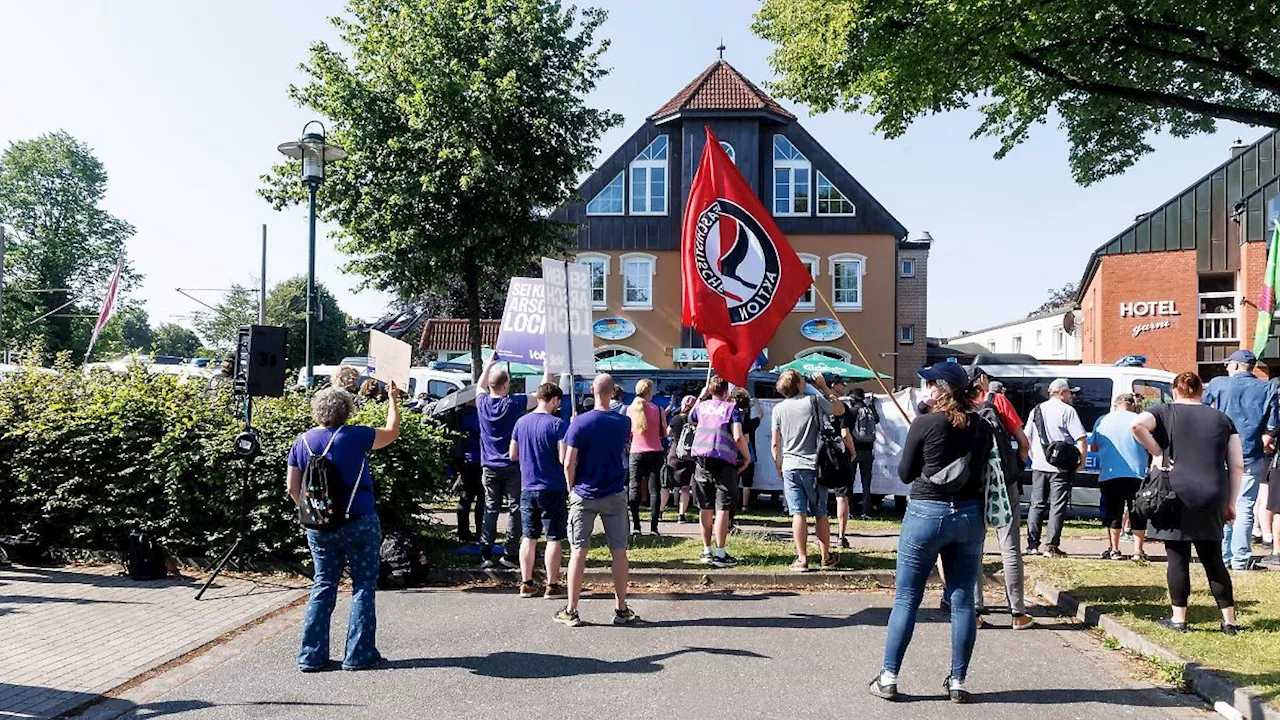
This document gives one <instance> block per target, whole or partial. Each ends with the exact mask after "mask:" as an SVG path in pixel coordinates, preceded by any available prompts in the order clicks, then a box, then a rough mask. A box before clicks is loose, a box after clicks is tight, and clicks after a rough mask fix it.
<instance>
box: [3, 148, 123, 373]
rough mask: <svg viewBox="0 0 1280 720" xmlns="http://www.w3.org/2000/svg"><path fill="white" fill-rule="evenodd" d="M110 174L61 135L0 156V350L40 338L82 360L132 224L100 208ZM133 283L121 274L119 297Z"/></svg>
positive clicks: (51, 350)
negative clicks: (0, 290)
mask: <svg viewBox="0 0 1280 720" xmlns="http://www.w3.org/2000/svg"><path fill="white" fill-rule="evenodd" d="M106 189H107V172H106V169H105V168H104V167H103V165H102V163H101V162H100V161H99V160H98V159H97V158H96V157H94V155H93V152H92V151H91V150H90V149H89V147H88V146H87V145H85V144H83V143H81V142H79V141H78V140H76V139H75V138H74V137H72V136H71V135H69V134H67V133H65V132H56V133H50V134H46V135H41V136H40V137H38V138H36V139H34V140H22V141H19V142H14V143H10V145H9V147H8V149H6V150H5V151H4V154H3V155H0V224H3V225H5V226H6V229H7V231H8V232H7V236H6V247H5V277H4V283H5V293H4V297H5V302H4V314H5V317H4V318H3V319H0V332H3V336H0V344H4V345H9V346H22V345H28V344H31V343H33V342H36V341H37V340H38V341H39V342H40V343H41V344H42V346H43V347H44V349H45V352H47V353H49V354H50V355H52V354H54V353H57V352H60V351H63V350H70V351H73V353H75V354H83V352H84V349H85V347H86V345H87V344H88V338H89V334H90V330H91V329H92V327H93V322H94V317H93V316H96V313H97V311H98V309H99V307H100V304H101V302H102V297H103V293H104V292H105V290H106V286H107V283H108V281H109V279H110V277H111V273H112V271H113V270H114V269H115V265H116V259H117V257H118V256H119V255H120V252H121V248H122V247H123V245H124V241H125V240H126V239H127V238H128V237H129V236H131V235H133V226H132V225H130V224H129V223H127V222H125V221H123V220H121V219H119V218H117V217H115V216H113V215H111V214H110V213H108V212H107V211H106V210H104V209H102V208H101V207H99V203H100V202H101V201H102V198H103V196H104V195H105V194H106ZM136 281H137V276H136V275H134V274H133V273H132V272H126V273H125V274H124V277H123V279H122V286H123V287H122V288H121V292H122V293H123V292H124V291H127V289H128V288H129V287H130V286H131V285H133V284H134V283H135V282H136Z"/></svg>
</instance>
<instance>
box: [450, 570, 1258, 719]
mask: <svg viewBox="0 0 1280 720" xmlns="http://www.w3.org/2000/svg"><path fill="white" fill-rule="evenodd" d="M583 579H584V581H585V582H586V583H589V584H600V583H612V582H613V576H612V575H611V574H610V571H609V569H608V568H588V569H587V571H586V574H585V576H584V578H583ZM519 580H520V577H519V573H518V571H516V570H480V569H467V568H440V569H436V570H433V571H432V572H431V577H430V579H429V582H430V583H432V584H443V585H466V584H473V583H500V584H511V585H514V584H515V583H517V582H519ZM930 581H931V582H935V583H936V582H938V577H937V574H936V573H934V574H931V575H930ZM628 585H629V586H631V587H636V586H642V585H674V586H677V587H698V588H709V587H781V588H787V587H793V588H817V587H823V588H854V589H871V588H877V587H879V588H892V587H893V585H894V573H893V571H892V570H846V571H837V572H830V571H814V572H807V573H793V572H781V573H779V572H749V571H744V570H736V571H735V570H730V571H723V570H711V571H704V570H632V571H631V574H630V582H629V583H628ZM1276 720H1280V718H1277V719H1276Z"/></svg>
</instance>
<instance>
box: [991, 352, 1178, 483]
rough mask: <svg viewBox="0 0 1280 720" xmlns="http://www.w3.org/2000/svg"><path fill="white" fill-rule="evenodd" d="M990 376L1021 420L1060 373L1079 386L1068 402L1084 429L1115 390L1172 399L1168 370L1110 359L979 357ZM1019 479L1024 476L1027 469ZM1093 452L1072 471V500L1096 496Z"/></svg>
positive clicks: (1150, 401)
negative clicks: (1024, 361) (1001, 361)
mask: <svg viewBox="0 0 1280 720" xmlns="http://www.w3.org/2000/svg"><path fill="white" fill-rule="evenodd" d="M979 366H980V367H981V368H982V369H983V370H985V371H987V373H988V374H989V375H991V377H992V378H993V379H995V380H999V381H1000V382H1002V383H1004V387H1005V396H1006V397H1008V398H1009V400H1010V401H1011V402H1012V403H1013V407H1014V408H1016V409H1017V411H1018V415H1019V416H1021V418H1022V421H1023V422H1024V423H1026V422H1028V419H1029V418H1030V417H1031V411H1032V410H1033V409H1034V408H1035V406H1036V405H1038V404H1040V403H1042V402H1044V401H1045V400H1047V399H1048V397H1049V393H1048V389H1049V383H1051V382H1053V380H1054V378H1066V379H1067V382H1069V383H1071V387H1078V388H1080V392H1078V393H1076V394H1075V400H1074V403H1073V405H1074V406H1075V409H1076V412H1077V413H1078V414H1079V415H1080V422H1081V424H1083V425H1084V429H1085V431H1086V432H1090V431H1092V430H1093V424H1094V423H1095V422H1096V421H1097V420H1098V418H1100V417H1102V416H1103V415H1105V414H1107V413H1109V412H1111V403H1112V402H1113V401H1114V400H1115V398H1117V397H1119V396H1120V395H1125V394H1129V393H1136V394H1138V395H1140V396H1142V397H1143V398H1144V403H1145V404H1146V405H1148V406H1150V405H1157V404H1160V403H1168V402H1173V391H1172V389H1171V388H1172V386H1173V378H1174V374H1173V373H1171V372H1166V371H1164V370H1153V369H1151V368H1146V367H1119V366H1115V365H998V364H987V363H980V364H979ZM1023 482H1024V483H1026V482H1030V475H1029V474H1028V475H1027V476H1026V477H1025V478H1024V479H1023ZM1097 487H1098V458H1097V456H1096V455H1095V454H1094V453H1089V456H1088V457H1087V458H1086V459H1085V469H1084V471H1083V472H1081V473H1080V474H1079V475H1078V476H1077V477H1076V482H1075V490H1074V491H1073V493H1072V504H1073V505H1093V506H1095V507H1096V506H1097V502H1098V490H1097Z"/></svg>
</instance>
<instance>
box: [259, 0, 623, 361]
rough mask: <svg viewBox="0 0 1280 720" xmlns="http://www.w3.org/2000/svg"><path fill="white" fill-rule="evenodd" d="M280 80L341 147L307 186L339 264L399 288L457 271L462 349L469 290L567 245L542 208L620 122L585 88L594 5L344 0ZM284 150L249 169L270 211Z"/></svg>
mask: <svg viewBox="0 0 1280 720" xmlns="http://www.w3.org/2000/svg"><path fill="white" fill-rule="evenodd" d="M347 9H348V13H347V14H346V15H345V16H344V17H339V18H334V19H333V23H334V25H335V26H336V27H337V28H338V32H339V35H340V36H341V38H342V41H343V43H344V44H345V45H346V46H347V50H348V54H347V55H345V56H344V55H343V54H341V53H340V52H339V51H338V50H336V49H334V48H332V47H330V46H329V45H328V44H326V43H323V42H318V43H315V44H313V45H312V46H311V53H310V58H309V60H308V61H307V62H306V63H305V64H304V65H303V66H302V69H303V72H304V73H305V74H306V75H307V77H308V82H307V83H306V84H304V85H302V86H301V87H291V88H290V89H289V95H290V97H292V98H293V100H294V101H295V102H296V103H298V105H300V106H302V107H304V108H307V109H309V110H312V111H314V112H317V113H319V114H320V115H322V116H324V117H325V118H327V120H328V123H329V128H328V131H329V139H330V141H331V142H334V143H336V144H338V145H341V146H342V147H343V148H345V149H346V150H347V152H348V153H349V156H348V157H347V159H346V160H343V161H341V162H338V163H334V164H333V165H331V166H328V167H327V168H326V171H325V182H324V185H323V186H321V188H320V201H319V208H320V213H321V215H322V217H323V218H324V219H325V220H328V221H331V222H334V223H336V224H337V225H338V227H339V228H340V230H339V233H338V234H339V235H340V238H341V242H340V243H339V247H340V248H341V249H342V250H343V251H344V252H346V253H348V254H349V255H350V256H351V260H350V262H349V263H348V264H347V266H346V269H347V270H348V271H351V272H355V273H357V274H360V275H362V276H363V277H364V278H365V281H366V282H367V283H368V284H370V285H373V286H374V287H377V288H379V289H381V290H387V291H391V292H394V293H395V294H396V295H398V296H399V297H400V298H401V299H402V300H405V301H414V300H416V299H419V298H422V297H424V296H426V295H428V294H429V293H432V292H436V293H440V292H448V291H449V290H450V289H451V287H450V283H451V282H452V281H453V279H456V278H459V277H460V278H461V280H462V286H463V287H462V296H463V297H464V298H465V309H466V316H467V317H468V318H470V320H471V328H470V340H471V346H472V351H473V353H475V354H477V355H478V354H479V351H480V323H479V321H480V319H481V318H480V316H481V297H482V294H483V290H482V288H483V287H484V283H485V282H486V280H487V279H489V278H493V277H502V276H507V277H509V276H510V275H511V274H512V271H514V270H515V269H517V268H522V267H524V266H526V265H527V264H528V263H529V262H530V261H531V260H536V259H537V258H538V257H539V256H540V255H545V254H557V253H560V252H563V251H564V250H566V249H567V245H568V237H567V233H566V232H565V229H564V228H563V227H561V226H559V225H557V224H556V223H553V222H552V221H551V220H550V219H549V218H548V209H550V208H554V207H556V206H558V205H560V204H561V203H562V202H564V201H565V200H566V199H568V198H569V197H571V195H572V194H573V192H574V191H575V189H576V186H577V180H578V177H579V176H580V175H581V174H582V173H583V172H585V171H587V170H589V169H590V168H591V161H592V158H593V157H594V155H595V151H596V143H597V141H598V140H599V139H600V136H601V134H602V133H604V131H605V130H607V129H609V128H610V127H613V126H614V125H616V124H618V123H619V122H620V121H621V118H620V117H619V116H617V115H615V114H613V113H609V112H607V111H604V110H599V109H596V108H593V107H590V106H588V105H587V104H586V103H585V101H584V98H585V97H586V96H587V95H588V94H590V93H591V91H592V90H593V89H594V88H595V87H596V84H597V82H598V81H599V80H600V78H601V77H603V76H604V75H605V74H606V72H607V70H606V69H605V68H603V67H601V64H600V58H601V55H602V53H603V52H604V51H605V50H606V48H607V47H608V42H607V41H600V42H597V41H596V39H595V35H596V31H597V30H598V29H599V27H600V24H601V23H602V22H603V21H604V18H605V13H604V12H603V11H602V10H598V9H586V10H582V11H579V10H578V9H577V8H574V7H567V8H566V7H564V6H563V5H562V4H561V3H560V2H559V1H558V0H349V2H348V4H347ZM298 174H299V173H298V165H297V163H296V162H290V163H284V164H281V165H278V166H276V167H275V168H273V171H272V172H271V174H269V175H266V176H264V177H263V180H264V182H265V183H266V187H265V188H264V189H263V190H262V191H261V193H262V195H263V196H264V197H265V198H266V199H267V200H268V201H270V202H271V203H272V205H274V206H275V207H276V208H282V207H284V206H287V205H291V204H295V203H298V202H301V201H302V200H303V199H304V197H305V189H304V188H302V187H301V185H300V183H299V182H298Z"/></svg>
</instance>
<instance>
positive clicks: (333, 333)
mask: <svg viewBox="0 0 1280 720" xmlns="http://www.w3.org/2000/svg"><path fill="white" fill-rule="evenodd" d="M316 304H317V306H318V307H319V310H320V311H319V312H318V313H317V318H316V322H314V323H313V324H312V332H313V334H314V341H313V344H312V348H313V350H314V353H315V355H314V358H313V362H314V363H315V364H317V365H323V364H329V363H335V362H338V361H339V360H341V359H342V358H343V357H345V356H347V355H348V354H349V352H348V351H349V350H351V349H352V344H353V343H352V338H351V334H350V333H348V332H347V330H346V328H347V322H348V318H347V315H346V313H344V312H343V311H342V308H340V307H338V301H337V300H336V299H335V298H334V297H333V295H332V294H330V292H329V291H328V290H327V289H326V288H325V286H324V285H323V284H321V283H316ZM215 308H217V309H216V310H213V311H209V312H203V313H198V314H197V315H196V317H195V319H194V322H195V326H196V331H197V332H198V333H199V335H200V338H201V339H202V340H203V341H204V342H205V343H206V344H207V345H208V346H209V347H210V348H212V349H214V350H216V351H217V352H218V354H219V355H221V354H223V353H229V352H231V351H232V350H234V349H235V343H236V331H237V330H238V329H239V328H240V326H241V325H252V324H254V323H256V322H258V299H257V297H256V296H255V295H254V292H253V290H251V289H249V288H248V287H246V286H244V285H240V284H233V285H232V286H231V290H230V291H228V292H227V294H226V295H224V296H223V298H222V301H221V302H219V303H218V304H217V305H216V306H215ZM306 310H307V278H306V276H304V275H297V276H294V277H291V278H289V279H288V280H284V281H283V282H280V283H278V284H276V285H275V286H274V287H272V288H271V289H270V290H269V291H267V324H268V325H282V326H284V327H285V328H287V329H288V331H289V337H288V346H287V348H286V351H285V357H286V361H287V362H288V363H289V365H290V367H301V366H302V364H303V361H304V358H305V357H306V351H305V344H306V338H307V314H306Z"/></svg>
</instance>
